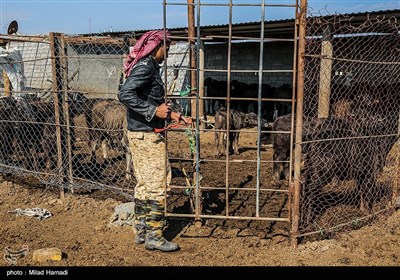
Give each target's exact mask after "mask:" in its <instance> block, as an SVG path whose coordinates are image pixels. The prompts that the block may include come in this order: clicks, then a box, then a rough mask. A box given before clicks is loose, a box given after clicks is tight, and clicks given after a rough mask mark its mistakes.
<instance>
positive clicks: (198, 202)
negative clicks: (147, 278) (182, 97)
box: [192, 0, 204, 225]
mask: <svg viewBox="0 0 400 280" xmlns="http://www.w3.org/2000/svg"><path fill="white" fill-rule="evenodd" d="M192 1H193V0H192ZM193 14H194V9H193ZM193 24H194V21H193ZM196 34H197V42H200V0H197V26H196ZM193 35H194V34H193ZM196 49H197V52H198V53H199V52H200V44H197V45H196ZM199 59H200V58H199V56H197V61H196V65H195V66H196V67H199V64H200V63H199ZM197 71H199V69H197ZM195 74H196V73H195ZM203 74H204V72H203ZM194 77H195V78H196V79H199V76H198V75H194ZM195 82H196V83H197V84H198V83H199V81H198V80H196V81H195ZM192 115H193V114H192ZM199 129H200V115H199V89H198V88H197V89H196V172H195V178H193V179H194V180H193V181H194V182H196V195H195V199H196V201H195V214H196V219H195V220H196V222H197V225H201V223H200V214H201V212H202V209H203V204H202V200H201V191H200V180H199V178H200V130H199Z"/></svg>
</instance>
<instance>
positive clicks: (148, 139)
mask: <svg viewBox="0 0 400 280" xmlns="http://www.w3.org/2000/svg"><path fill="white" fill-rule="evenodd" d="M165 35H166V36H165V37H166V42H165V50H164V32H163V31H162V30H154V31H149V32H146V33H145V34H143V35H142V37H141V38H140V39H139V40H138V41H137V43H136V44H135V46H134V48H133V50H132V52H131V53H130V54H129V56H128V58H127V60H126V62H125V64H124V70H125V75H126V77H127V79H126V81H125V83H124V84H123V85H122V87H121V89H120V91H119V94H118V98H119V100H120V101H121V102H122V103H123V104H125V106H126V107H127V119H128V133H127V134H128V140H129V146H130V148H131V152H132V159H133V167H134V172H135V177H136V179H137V185H136V187H135V195H134V201H135V225H134V230H135V231H136V236H135V242H136V243H137V244H142V243H145V248H146V249H149V250H154V249H157V250H160V251H164V252H171V251H176V250H179V246H178V244H175V243H171V242H169V241H167V240H166V239H165V238H164V237H163V235H162V231H163V227H164V220H165V217H164V216H165V215H164V211H165V189H166V184H167V183H169V181H170V178H171V175H170V174H171V173H170V172H168V171H167V170H168V169H169V168H168V167H169V166H168V164H167V161H166V160H165V159H164V155H165V153H166V146H165V141H164V137H163V135H161V133H156V131H160V130H162V129H161V128H163V127H164V126H165V120H166V119H167V118H170V119H171V120H172V121H176V122H179V121H180V120H181V119H182V120H184V121H185V122H186V121H190V120H186V119H185V118H183V117H182V116H181V115H180V113H177V112H173V111H171V109H170V108H169V107H168V105H167V104H166V103H165V98H164V95H165V91H164V83H163V81H162V79H161V76H160V71H159V70H160V65H159V64H161V63H162V62H163V61H164V59H165V58H166V57H165V55H166V56H168V50H169V46H170V43H171V40H170V39H169V36H170V34H169V32H168V31H166V33H165Z"/></svg>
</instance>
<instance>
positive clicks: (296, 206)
mask: <svg viewBox="0 0 400 280" xmlns="http://www.w3.org/2000/svg"><path fill="white" fill-rule="evenodd" d="M306 17H307V0H300V11H299V13H298V14H297V17H296V23H297V24H298V28H299V48H298V61H297V106H296V132H295V133H296V135H295V138H296V140H295V150H294V193H293V196H294V197H293V207H292V209H293V211H292V229H291V241H292V245H293V247H294V248H295V249H296V248H297V245H298V240H297V234H298V230H299V212H300V176H301V174H300V172H301V168H300V167H301V145H300V143H301V141H302V127H303V94H304V56H305V49H306V19H307V18H306Z"/></svg>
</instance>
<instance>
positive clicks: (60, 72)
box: [49, 32, 72, 199]
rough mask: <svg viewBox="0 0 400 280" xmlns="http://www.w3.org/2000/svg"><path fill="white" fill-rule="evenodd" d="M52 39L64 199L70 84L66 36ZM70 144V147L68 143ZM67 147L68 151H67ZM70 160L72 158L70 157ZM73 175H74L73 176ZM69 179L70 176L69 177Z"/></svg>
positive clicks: (61, 185)
mask: <svg viewBox="0 0 400 280" xmlns="http://www.w3.org/2000/svg"><path fill="white" fill-rule="evenodd" d="M49 37H50V53H51V63H52V79H53V97H54V116H55V125H56V139H57V170H58V175H59V180H60V197H61V199H64V179H65V177H67V176H65V175H68V174H66V173H67V170H66V169H65V168H64V166H63V158H64V157H65V156H66V155H69V154H70V153H71V150H70V135H69V130H68V128H69V123H68V122H67V133H66V131H65V130H64V129H61V127H62V126H63V125H64V123H65V121H64V119H65V118H64V116H63V111H64V114H65V109H67V110H66V112H67V114H66V116H67V117H68V105H65V103H66V100H64V99H65V98H63V92H64V96H65V95H67V96H68V92H67V91H66V85H65V79H66V81H67V82H68V77H67V76H66V75H67V72H66V68H65V67H66V64H65V61H64V60H65V50H64V48H63V47H64V36H63V34H61V33H55V32H51V33H50V34H49ZM66 141H67V142H69V145H68V144H67V143H66ZM66 147H67V148H68V150H69V152H68V150H66ZM68 159H70V157H68ZM69 165H70V167H69V168H68V169H69V170H71V172H72V167H71V162H70V161H69ZM71 175H72V174H71ZM68 177H69V175H68Z"/></svg>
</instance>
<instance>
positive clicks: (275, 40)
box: [206, 35, 295, 42]
mask: <svg viewBox="0 0 400 280" xmlns="http://www.w3.org/2000/svg"><path fill="white" fill-rule="evenodd" d="M206 38H207V39H208V38H210V39H213V38H221V39H225V38H226V39H228V38H229V37H228V36H224V35H208V36H206ZM232 39H235V40H236V39H237V40H251V41H257V42H258V41H260V40H261V41H264V42H294V41H295V40H294V39H283V38H270V37H267V38H263V39H261V38H257V37H246V36H232Z"/></svg>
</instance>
